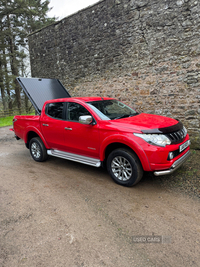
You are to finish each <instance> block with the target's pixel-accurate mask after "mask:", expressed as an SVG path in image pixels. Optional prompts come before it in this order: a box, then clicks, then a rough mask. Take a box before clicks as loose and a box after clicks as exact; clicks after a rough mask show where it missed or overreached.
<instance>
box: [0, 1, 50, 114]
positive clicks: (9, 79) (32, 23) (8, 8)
mask: <svg viewBox="0 0 200 267" xmlns="http://www.w3.org/2000/svg"><path fill="white" fill-rule="evenodd" d="M49 3H50V1H48V0H45V1H43V0H0V20H1V24H0V97H1V99H2V104H3V108H4V110H5V109H8V108H9V109H12V107H13V106H17V108H18V109H19V112H20V110H21V88H20V86H19V85H18V83H17V82H16V77H18V76H23V77H24V76H27V75H28V73H27V71H26V65H27V63H26V62H27V58H28V44H27V35H28V34H30V33H31V32H34V31H36V30H38V29H40V28H42V27H45V26H47V25H49V24H51V23H53V22H54V21H55V18H49V17H47V12H48V11H49V10H50V8H49V7H48V5H49Z"/></svg>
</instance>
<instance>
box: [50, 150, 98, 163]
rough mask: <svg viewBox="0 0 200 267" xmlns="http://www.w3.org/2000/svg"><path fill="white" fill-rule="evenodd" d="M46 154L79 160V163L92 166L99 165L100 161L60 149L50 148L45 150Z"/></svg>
mask: <svg viewBox="0 0 200 267" xmlns="http://www.w3.org/2000/svg"><path fill="white" fill-rule="evenodd" d="M47 154H48V155H50V156H54V157H58V158H62V159H68V160H72V161H76V162H80V163H83V164H87V165H90V166H94V167H100V166H101V161H100V160H99V159H95V158H90V157H85V156H81V155H77V154H73V153H68V152H64V151H60V150H53V149H50V150H47Z"/></svg>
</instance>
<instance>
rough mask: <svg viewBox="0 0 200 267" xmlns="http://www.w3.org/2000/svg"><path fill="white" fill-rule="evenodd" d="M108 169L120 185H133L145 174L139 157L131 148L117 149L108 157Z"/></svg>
mask: <svg viewBox="0 0 200 267" xmlns="http://www.w3.org/2000/svg"><path fill="white" fill-rule="evenodd" d="M107 169H108V172H109V174H110V176H111V177H112V179H113V180H114V181H115V182H116V183H117V184H120V185H124V186H133V185H135V184H137V183H138V182H139V181H140V180H141V179H142V176H143V169H142V166H141V163H140V161H139V159H138V157H137V156H136V155H135V154H134V153H133V152H132V151H130V150H127V149H123V148H120V149H115V150H113V151H112V152H111V153H110V155H109V156H108V159H107Z"/></svg>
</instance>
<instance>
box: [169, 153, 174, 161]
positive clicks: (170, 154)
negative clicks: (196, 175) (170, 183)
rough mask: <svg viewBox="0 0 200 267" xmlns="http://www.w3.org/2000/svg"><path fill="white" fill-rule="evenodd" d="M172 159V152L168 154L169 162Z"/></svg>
mask: <svg viewBox="0 0 200 267" xmlns="http://www.w3.org/2000/svg"><path fill="white" fill-rule="evenodd" d="M173 158H174V154H173V152H169V159H170V160H171V159H173Z"/></svg>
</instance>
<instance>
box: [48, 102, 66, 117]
mask: <svg viewBox="0 0 200 267" xmlns="http://www.w3.org/2000/svg"><path fill="white" fill-rule="evenodd" d="M63 107H64V103H63V102H57V103H50V104H48V105H47V109H46V114H47V115H48V116H50V117H52V118H54V119H62V114H63Z"/></svg>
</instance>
